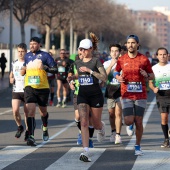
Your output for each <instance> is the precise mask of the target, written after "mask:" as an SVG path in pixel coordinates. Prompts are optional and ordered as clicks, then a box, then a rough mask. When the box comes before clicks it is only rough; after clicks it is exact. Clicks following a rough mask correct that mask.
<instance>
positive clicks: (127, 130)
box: [126, 125, 134, 136]
mask: <svg viewBox="0 0 170 170" xmlns="http://www.w3.org/2000/svg"><path fill="white" fill-rule="evenodd" d="M133 126H134V125H130V126H126V132H127V134H128V136H132V135H133V133H134V127H133Z"/></svg>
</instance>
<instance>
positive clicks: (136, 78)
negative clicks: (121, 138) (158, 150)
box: [114, 35, 154, 155]
mask: <svg viewBox="0 0 170 170" xmlns="http://www.w3.org/2000/svg"><path fill="white" fill-rule="evenodd" d="M138 48H139V38H138V37H137V36H136V35H129V36H128V37H127V49H128V53H127V54H125V55H124V56H122V57H120V58H119V59H118V61H117V65H116V68H115V71H114V77H115V78H116V79H117V80H118V81H119V82H121V96H122V100H121V104H122V109H123V115H124V121H125V124H126V125H128V126H129V125H133V124H135V126H136V144H135V155H143V152H142V150H141V147H140V143H141V139H142V134H143V116H144V112H145V108H146V101H147V100H146V99H147V91H146V79H149V80H151V79H153V78H154V74H153V71H152V68H151V64H150V61H149V60H148V58H147V57H146V56H144V55H143V54H140V53H139V52H138ZM121 71H122V75H120V72H121ZM130 130H131V129H129V131H130Z"/></svg>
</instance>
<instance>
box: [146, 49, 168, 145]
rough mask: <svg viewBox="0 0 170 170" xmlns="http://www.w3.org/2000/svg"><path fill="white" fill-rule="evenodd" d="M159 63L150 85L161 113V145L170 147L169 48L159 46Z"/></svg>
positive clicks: (155, 67) (154, 70)
mask: <svg viewBox="0 0 170 170" xmlns="http://www.w3.org/2000/svg"><path fill="white" fill-rule="evenodd" d="M156 55H157V58H158V60H159V62H158V64H156V65H154V66H153V67H152V69H153V72H154V74H155V79H154V81H152V80H150V81H149V87H150V88H151V89H152V90H153V92H154V93H155V94H156V101H157V106H158V109H159V112H160V115H161V127H162V131H163V134H164V138H165V139H164V142H163V144H162V145H161V147H169V136H168V129H169V128H168V114H169V111H170V64H169V63H168V50H167V49H166V48H164V47H160V48H158V50H157V52H156Z"/></svg>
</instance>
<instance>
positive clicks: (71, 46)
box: [70, 18, 73, 55]
mask: <svg viewBox="0 0 170 170" xmlns="http://www.w3.org/2000/svg"><path fill="white" fill-rule="evenodd" d="M71 54H73V21H72V18H71V19H70V55H71Z"/></svg>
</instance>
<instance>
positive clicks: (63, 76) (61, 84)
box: [56, 49, 70, 108]
mask: <svg viewBox="0 0 170 170" xmlns="http://www.w3.org/2000/svg"><path fill="white" fill-rule="evenodd" d="M56 62H57V65H58V73H57V101H58V103H57V105H56V107H63V108H64V107H66V100H67V94H68V88H69V85H68V82H67V76H68V70H69V67H70V60H69V58H67V57H66V56H65V49H61V50H60V57H58V58H56ZM61 89H62V90H63V99H62V100H61Z"/></svg>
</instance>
